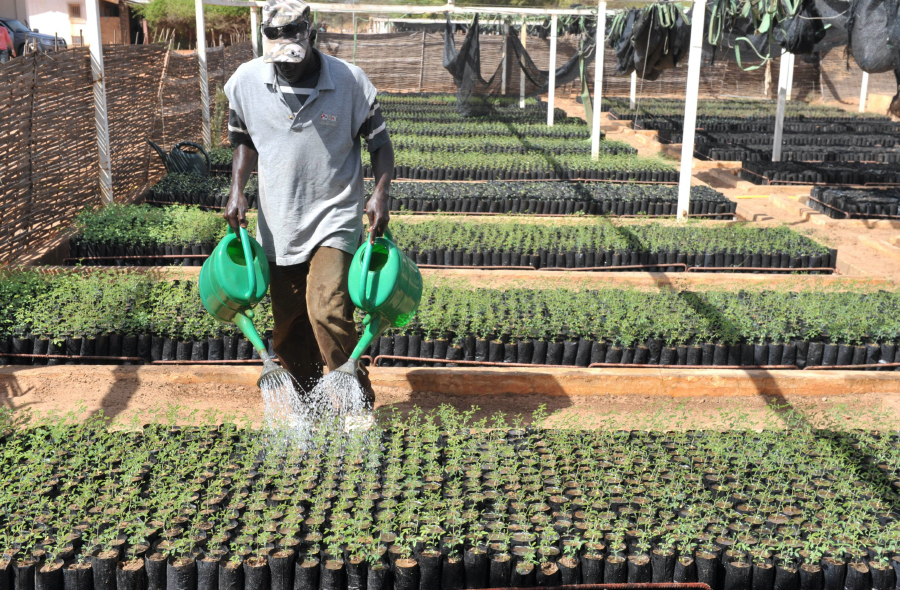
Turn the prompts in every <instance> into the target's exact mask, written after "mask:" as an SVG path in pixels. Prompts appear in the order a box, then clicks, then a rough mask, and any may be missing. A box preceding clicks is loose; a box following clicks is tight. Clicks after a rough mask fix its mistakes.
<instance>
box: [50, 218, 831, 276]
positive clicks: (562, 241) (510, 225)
mask: <svg viewBox="0 0 900 590" xmlns="http://www.w3.org/2000/svg"><path fill="white" fill-rule="evenodd" d="M187 221H192V222H193V223H187ZM249 222H250V223H249V231H251V232H255V224H256V218H255V217H254V216H253V215H251V216H250V217H249ZM75 227H76V229H77V233H76V234H75V235H73V236H72V237H71V239H70V241H69V258H67V259H66V260H67V262H68V263H69V264H85V265H100V266H112V265H116V266H160V265H184V266H199V265H201V264H202V263H203V260H205V258H206V257H207V256H208V255H209V254H210V253H211V252H212V250H213V248H214V247H215V245H216V243H217V242H218V240H219V239H221V237H222V236H224V234H225V232H226V229H227V226H226V224H225V222H224V220H222V219H221V216H220V215H219V214H218V213H212V212H202V211H198V210H196V209H190V208H181V207H172V208H167V209H159V208H154V207H148V206H146V205H113V206H111V207H106V208H103V209H98V210H91V211H85V212H83V213H81V214H79V216H78V217H77V219H76V222H75ZM391 231H392V234H393V238H394V241H395V243H396V244H397V245H398V246H399V247H400V248H401V249H402V250H403V251H405V253H406V254H407V256H409V257H410V258H411V259H412V260H414V261H415V262H416V263H418V264H420V265H427V266H436V265H437V266H467V267H520V268H523V269H524V268H533V269H546V268H562V269H585V270H586V269H592V268H598V269H602V268H606V269H607V270H616V269H618V270H621V269H622V267H635V268H636V267H641V268H643V269H645V270H647V271H650V272H675V271H676V270H686V269H689V268H696V269H703V268H705V269H708V270H713V269H716V270H719V269H734V270H739V271H760V270H769V271H771V272H797V271H804V270H809V271H810V272H813V273H816V274H821V273H826V272H831V270H832V269H834V268H835V265H836V264H837V253H836V251H833V250H829V249H828V248H825V247H824V246H821V245H820V244H818V243H816V242H815V241H813V240H811V239H810V238H808V237H806V236H803V235H801V234H798V233H797V232H794V231H792V230H791V229H790V228H788V227H786V226H782V227H772V228H759V227H753V226H749V225H744V224H728V225H720V224H709V223H703V222H700V223H697V222H694V223H692V224H690V225H688V226H673V225H666V224H663V223H658V222H652V223H646V222H644V223H642V222H638V221H630V222H629V223H624V222H619V223H615V224H614V223H611V222H610V221H609V220H606V219H600V218H593V219H582V218H578V217H574V216H573V217H569V218H568V219H565V220H562V219H560V220H559V221H558V222H557V223H548V221H547V220H545V219H540V218H530V219H524V220H523V219H518V218H516V217H509V216H507V217H492V218H489V219H473V218H471V217H455V218H446V217H440V216H439V217H438V218H436V219H430V220H428V219H423V218H421V217H411V216H409V215H396V216H395V217H394V219H393V220H392V223H391Z"/></svg>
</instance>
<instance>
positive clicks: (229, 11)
mask: <svg viewBox="0 0 900 590" xmlns="http://www.w3.org/2000/svg"><path fill="white" fill-rule="evenodd" d="M134 9H135V10H136V11H137V12H138V13H139V14H140V15H141V16H142V17H143V18H145V19H147V24H148V25H149V26H150V29H151V33H150V38H151V39H155V38H156V34H155V33H154V31H162V30H164V29H172V30H174V31H175V42H176V43H181V46H182V47H183V48H185V49H187V48H189V47H194V46H196V43H197V28H196V24H195V21H194V0H151V1H150V3H149V4H138V5H135V6H134ZM205 15H206V28H207V29H209V30H211V31H213V33H214V35H215V39H216V44H218V39H219V38H220V37H224V38H225V39H228V38H229V36H230V35H232V34H235V35H248V34H249V32H250V11H249V10H247V9H246V8H242V7H230V6H212V5H207V6H205ZM207 39H208V42H209V43H212V39H211V38H209V37H208V38H207Z"/></svg>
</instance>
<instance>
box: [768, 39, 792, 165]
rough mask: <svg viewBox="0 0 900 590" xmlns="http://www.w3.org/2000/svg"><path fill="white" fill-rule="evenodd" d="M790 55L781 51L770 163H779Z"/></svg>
mask: <svg viewBox="0 0 900 590" xmlns="http://www.w3.org/2000/svg"><path fill="white" fill-rule="evenodd" d="M789 55H790V53H788V52H786V51H782V53H781V64H780V65H779V67H778V106H777V107H776V109H775V138H774V140H773V142H772V161H773V162H780V161H781V140H782V137H783V136H784V107H785V101H786V100H787V84H788V78H789V76H788V71H789V69H790V62H791V58H790V57H788V56H789Z"/></svg>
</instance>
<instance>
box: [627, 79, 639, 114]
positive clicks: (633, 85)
mask: <svg viewBox="0 0 900 590" xmlns="http://www.w3.org/2000/svg"><path fill="white" fill-rule="evenodd" d="M628 104H629V105H630V108H631V110H632V111H633V110H634V109H635V107H636V106H637V71H634V72H631V99H630V100H629V102H628Z"/></svg>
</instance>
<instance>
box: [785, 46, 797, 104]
mask: <svg viewBox="0 0 900 590" xmlns="http://www.w3.org/2000/svg"><path fill="white" fill-rule="evenodd" d="M794 57H795V56H794V54H793V53H788V59H789V60H790V63H788V73H787V76H788V78H787V92H786V93H785V95H784V98H785V100H791V92H792V91H793V89H794Z"/></svg>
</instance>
